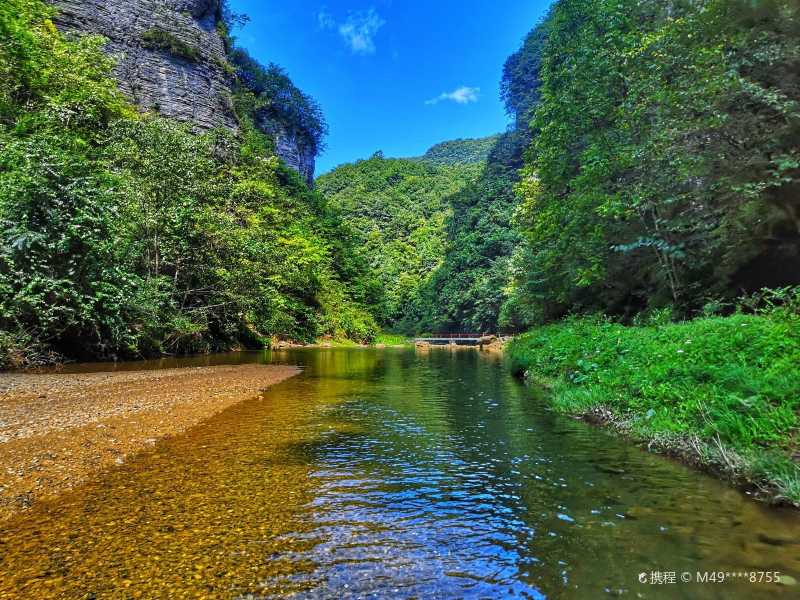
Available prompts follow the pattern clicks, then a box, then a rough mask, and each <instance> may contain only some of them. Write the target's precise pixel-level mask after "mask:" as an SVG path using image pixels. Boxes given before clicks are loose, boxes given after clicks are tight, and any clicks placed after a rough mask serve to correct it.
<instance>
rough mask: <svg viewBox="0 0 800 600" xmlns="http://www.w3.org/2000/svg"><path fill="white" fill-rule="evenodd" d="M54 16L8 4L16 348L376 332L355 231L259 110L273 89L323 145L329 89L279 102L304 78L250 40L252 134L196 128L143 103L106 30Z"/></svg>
mask: <svg viewBox="0 0 800 600" xmlns="http://www.w3.org/2000/svg"><path fill="white" fill-rule="evenodd" d="M52 17H53V9H51V8H50V7H48V6H47V5H45V4H44V3H43V2H41V1H39V0H8V1H6V2H3V3H2V4H0V239H1V240H2V243H1V244H0V362H1V363H3V364H7V365H8V364H11V365H26V364H35V363H38V362H45V361H49V360H51V359H52V358H53V357H55V356H57V355H61V356H67V357H70V358H77V357H96V358H118V357H126V356H128V357H133V356H142V355H150V354H160V353H180V352H198V351H209V350H220V349H225V348H230V347H233V346H237V345H246V346H260V345H263V344H265V343H268V341H269V338H271V337H273V336H284V337H288V338H292V339H298V340H303V339H306V340H311V339H314V338H315V337H317V336H319V335H322V334H326V333H327V334H334V335H340V336H345V335H346V336H350V337H353V338H354V339H360V340H366V339H369V338H370V337H371V336H372V335H374V333H375V325H374V321H373V320H372V317H371V316H370V315H369V314H368V313H367V312H365V311H364V310H362V309H361V308H360V303H361V302H366V301H367V297H366V294H367V287H366V285H365V284H364V283H363V282H362V279H363V278H364V277H365V276H366V274H367V271H366V270H365V269H364V268H363V267H362V266H361V263H359V259H358V258H357V257H356V256H355V255H354V254H353V252H352V248H351V247H350V246H349V240H350V239H351V236H350V233H349V231H348V230H347V229H346V228H345V226H344V225H343V224H342V222H341V221H340V220H339V219H338V218H337V217H336V215H334V214H333V213H331V212H330V211H329V210H328V209H327V208H326V207H325V204H324V202H323V200H322V198H321V197H320V196H319V195H318V194H316V193H314V192H312V191H310V190H309V189H308V188H307V187H306V185H305V183H304V182H303V181H301V179H300V178H299V177H298V175H297V174H295V173H294V172H292V171H290V170H289V169H287V168H286V167H285V166H283V165H282V164H281V163H280V161H279V160H278V159H277V158H276V157H275V155H274V145H273V143H272V141H271V140H269V139H268V138H267V137H266V136H265V135H264V134H262V133H261V132H260V131H258V130H257V129H256V128H255V127H254V126H253V120H254V119H255V118H257V116H258V110H260V109H259V107H260V106H263V105H264V104H265V103H269V104H270V106H271V107H272V108H271V109H270V110H273V111H276V110H277V111H282V115H281V116H282V118H283V119H284V121H287V120H291V119H294V120H295V121H296V122H297V123H298V126H297V127H298V131H306V132H309V133H308V134H307V135H308V140H309V142H308V143H310V144H315V145H318V144H319V143H320V142H321V135H322V133H323V131H324V125H322V123H323V121H322V120H321V116H320V114H319V112H318V110H317V109H316V105H315V104H313V102H311V101H309V100H308V99H307V97H305V96H304V95H302V94H299V93H295V94H294V96H292V95H291V94H288V95H286V94H283V95H281V98H282V99H283V104H282V105H279V106H276V105H275V103H274V102H271V100H270V98H269V97H268V93H269V92H270V90H274V89H275V88H276V86H277V87H280V88H281V89H284V90H286V89H288V90H290V91H291V90H294V89H295V88H293V87H290V81H289V80H288V78H286V77H285V75H283V74H282V73H277V74H276V73H275V72H270V71H268V70H263V69H260V68H258V67H256V66H254V64H253V63H250V62H247V61H243V60H241V57H240V56H239V58H238V59H237V60H236V62H237V64H238V65H239V74H240V77H241V91H240V92H239V93H238V95H237V98H236V104H238V105H239V107H240V110H239V113H238V117H239V120H240V124H239V125H240V131H239V133H238V134H233V133H230V132H227V131H210V132H207V133H203V134H197V133H194V132H192V131H191V129H190V125H188V124H186V125H184V124H178V123H176V122H172V121H170V120H168V119H165V118H160V117H157V116H155V115H141V114H140V113H138V112H137V111H136V110H134V108H133V107H132V106H131V105H129V103H128V101H127V99H126V98H124V97H123V96H122V94H121V93H120V92H119V91H118V89H117V83H116V81H115V80H114V79H113V78H112V77H111V68H112V61H111V59H110V58H108V57H107V56H106V55H105V54H104V53H103V51H102V46H103V40H102V39H100V38H97V37H91V36H82V37H76V38H69V39H67V38H66V37H64V35H62V34H61V33H60V32H59V31H58V30H57V29H56V27H55V26H54V25H53V22H52V21H51V18H52ZM234 58H236V57H234ZM245 74H249V75H250V77H249V78H245V77H243V76H244V75H245ZM270 86H272V87H270ZM292 98H294V100H292ZM292 111H294V112H292Z"/></svg>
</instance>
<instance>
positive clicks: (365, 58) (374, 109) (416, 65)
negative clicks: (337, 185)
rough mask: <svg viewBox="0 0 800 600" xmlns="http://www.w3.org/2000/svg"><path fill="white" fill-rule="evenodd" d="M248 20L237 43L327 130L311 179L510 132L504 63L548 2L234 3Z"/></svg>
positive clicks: (347, 0) (345, 0)
mask: <svg viewBox="0 0 800 600" xmlns="http://www.w3.org/2000/svg"><path fill="white" fill-rule="evenodd" d="M230 4H231V8H232V9H233V10H234V11H235V12H238V13H246V14H247V15H249V16H250V22H249V23H248V24H247V25H246V26H245V27H244V28H243V29H241V30H239V31H237V32H236V36H237V39H238V43H239V44H240V45H241V46H244V47H245V48H247V49H248V50H249V51H250V52H251V54H253V56H255V57H256V58H257V59H259V60H261V61H262V62H265V63H267V62H275V63H277V64H279V65H281V66H282V67H284V68H285V69H286V70H287V71H288V73H289V75H290V76H291V77H292V79H293V80H294V82H295V84H297V85H298V86H299V87H300V88H301V89H303V90H304V91H305V92H307V93H309V94H311V95H312V96H313V97H314V98H316V99H317V101H318V102H319V103H320V104H321V106H322V108H323V110H324V112H325V116H326V118H327V120H328V123H329V125H330V135H329V136H328V139H327V146H328V148H327V150H326V151H325V153H324V154H323V155H322V156H321V157H320V158H319V161H318V164H317V171H318V173H323V172H326V171H328V170H330V169H331V168H333V167H335V166H337V165H339V164H342V163H345V162H352V161H355V160H357V159H359V158H368V157H369V156H371V155H372V153H374V152H375V151H377V150H382V151H383V152H384V153H385V154H386V156H418V155H420V154H422V153H423V152H424V151H425V150H426V149H427V148H429V147H430V146H432V145H433V144H436V143H438V142H441V141H445V140H450V139H455V138H459V137H482V136H485V135H490V134H492V133H497V132H499V131H502V130H504V129H505V128H506V126H507V123H508V118H507V117H506V115H505V111H504V108H503V105H502V103H501V102H500V99H499V81H500V76H501V73H502V67H503V63H504V62H505V60H506V58H507V57H508V56H509V55H510V54H511V53H512V52H514V51H515V50H516V49H517V48H519V46H520V43H521V41H522V38H523V37H524V36H525V34H526V33H527V32H528V31H530V29H532V28H533V26H534V25H535V24H536V23H537V21H538V20H539V19H540V18H541V17H542V16H543V15H544V13H545V11H546V10H547V7H548V5H549V4H550V0H371V1H370V0H366V1H364V2H359V1H357V0H339V1H335V0H329V1H327V2H324V1H319V2H318V1H316V0H311V1H305V0H303V1H300V2H295V1H291V0H290V1H289V2H287V1H286V0H231V2H230Z"/></svg>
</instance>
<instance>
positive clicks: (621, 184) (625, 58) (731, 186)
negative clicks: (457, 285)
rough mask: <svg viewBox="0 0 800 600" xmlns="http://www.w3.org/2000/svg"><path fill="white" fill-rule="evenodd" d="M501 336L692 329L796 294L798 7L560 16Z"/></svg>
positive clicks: (576, 2)
mask: <svg viewBox="0 0 800 600" xmlns="http://www.w3.org/2000/svg"><path fill="white" fill-rule="evenodd" d="M531 36H532V39H538V38H543V39H545V40H546V41H545V42H544V43H543V44H542V45H541V59H540V66H539V83H538V84H537V85H538V87H539V89H540V92H539V94H540V99H539V102H538V104H537V106H536V108H535V110H534V111H533V113H532V115H531V121H530V128H531V131H532V134H533V138H532V139H533V141H532V143H531V146H530V148H529V150H528V153H527V155H526V166H525V170H524V172H523V183H522V184H521V185H520V186H519V193H520V195H521V197H522V206H521V208H520V210H519V213H518V215H517V223H518V226H519V228H520V231H521V233H522V235H523V238H524V240H525V243H524V244H523V245H521V246H520V247H519V248H518V249H517V251H516V254H515V257H514V285H513V289H512V290H511V294H510V298H509V300H508V302H509V306H508V308H507V310H506V313H507V321H508V323H509V324H513V325H514V326H515V327H521V328H524V327H527V326H529V325H532V324H535V323H541V322H546V321H549V320H552V319H554V318H558V317H561V316H563V315H565V314H567V313H575V312H584V313H585V312H600V311H602V312H606V313H608V314H612V315H618V316H621V317H624V318H631V317H632V316H634V315H636V314H638V313H640V312H642V311H646V310H652V309H659V308H665V307H671V308H672V309H674V310H675V311H676V313H677V314H678V315H683V316H693V315H696V314H699V313H700V312H702V311H703V309H704V307H705V308H706V310H711V309H714V307H719V306H720V305H722V304H725V303H727V302H730V300H731V299H733V298H735V297H736V296H738V295H740V294H742V293H746V292H753V291H755V290H758V289H759V288H762V287H765V286H769V287H779V286H786V285H794V284H797V283H799V282H800V221H798V218H797V217H798V214H800V212H798V211H800V104H799V103H798V100H799V99H800V77H798V73H800V6H798V4H797V3H796V2H793V1H790V0H759V1H757V2H751V1H744V0H733V1H731V0H705V1H702V2H694V1H677V0H671V1H669V2H634V1H626V0H609V1H603V2H587V1H584V0H560V1H559V2H556V3H555V4H554V6H553V8H552V10H551V13H550V15H549V17H548V18H547V19H546V20H545V21H544V22H543V23H541V24H540V25H539V26H538V27H537V28H536V30H535V31H534V32H533V33H532V34H531Z"/></svg>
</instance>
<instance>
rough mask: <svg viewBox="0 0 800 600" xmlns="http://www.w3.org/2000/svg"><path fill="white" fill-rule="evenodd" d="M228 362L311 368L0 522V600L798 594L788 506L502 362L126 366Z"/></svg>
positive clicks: (354, 353) (411, 357) (236, 358)
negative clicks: (544, 389)
mask: <svg viewBox="0 0 800 600" xmlns="http://www.w3.org/2000/svg"><path fill="white" fill-rule="evenodd" d="M231 362H275V363H282V364H298V365H302V366H303V368H304V372H303V374H302V375H300V376H298V377H296V378H294V379H290V380H288V381H285V382H283V383H281V384H279V385H278V386H276V387H274V388H272V389H270V390H268V391H266V392H264V393H263V394H262V396H261V397H259V398H256V399H253V400H250V401H246V402H243V403H241V404H238V405H236V406H234V407H232V408H229V409H227V410H226V411H224V412H222V413H220V414H219V415H217V416H216V417H213V418H212V419H210V420H208V421H206V422H204V423H203V424H201V425H199V426H197V427H195V428H193V429H191V430H190V431H189V432H187V433H186V434H184V435H181V436H178V437H175V438H172V439H167V440H164V441H161V442H159V443H158V444H157V445H156V446H155V447H154V448H153V449H151V450H148V451H145V452H143V453H141V454H139V455H137V456H136V457H135V458H134V459H133V460H131V461H130V462H128V463H127V464H125V465H122V466H120V467H119V468H114V469H112V470H110V471H107V472H105V473H104V474H103V475H102V476H101V477H99V478H98V479H96V480H94V481H92V482H91V483H89V484H86V485H84V486H82V487H81V488H79V489H76V490H74V491H73V492H70V493H68V494H66V495H65V496H62V497H61V498H59V499H58V501H56V502H51V503H43V504H41V505H39V506H37V507H35V508H34V509H33V510H32V511H30V512H28V513H25V514H24V515H22V516H20V517H18V518H15V519H14V520H12V521H10V522H9V523H6V524H4V525H3V526H2V527H3V530H2V532H0V597H2V598H36V599H37V600H38V599H44V598H76V599H78V598H81V599H90V598H148V599H149V598H197V597H207V598H241V599H253V598H283V597H296V598H336V599H339V598H385V597H391V598H395V597H396V598H425V599H432V598H506V597H520V598H589V599H596V598H602V597H617V596H622V597H630V598H687V599H689V598H691V599H698V598H701V599H702V598H725V599H726V600H728V599H732V598H734V599H735V598H747V599H752V598H784V597H785V598H790V597H793V598H797V597H798V596H800V587H798V586H797V585H796V584H795V585H792V583H793V581H796V580H798V579H800V513H798V512H797V511H793V510H788V509H776V508H770V507H768V506H765V505H763V504H760V503H758V502H755V501H753V500H751V499H750V498H748V497H747V496H746V495H745V494H743V493H741V492H739V491H737V490H734V489H732V488H730V487H729V486H727V485H725V484H723V483H721V482H718V481H716V480H715V479H713V478H711V477H708V476H706V475H703V474H701V473H697V472H695V471H693V470H691V469H688V468H686V467H684V466H682V465H680V464H677V463H675V462H673V461H670V460H668V459H664V458H660V457H657V456H654V455H652V454H648V453H646V452H644V451H642V450H641V449H639V448H637V447H635V446H633V445H631V444H630V443H627V442H625V441H623V440H621V439H619V438H617V437H614V436H613V435H611V434H609V433H607V432H605V431H603V430H601V429H598V428H595V427H592V426H589V425H586V424H584V423H581V422H578V421H575V420H572V419H569V418H566V417H562V416H559V415H555V414H553V413H552V412H550V411H548V409H547V405H546V403H545V402H544V401H543V400H541V399H537V398H536V397H535V394H534V393H533V392H532V390H530V389H529V388H526V387H525V386H524V385H522V384H521V383H520V382H518V381H517V380H515V379H514V378H513V377H511V376H510V375H509V374H508V372H507V371H506V370H505V369H504V368H503V365H502V359H500V358H498V357H497V356H494V355H486V354H481V353H479V352H477V351H471V350H467V351H457V352H450V351H447V350H437V349H434V350H432V351H430V352H416V351H415V350H413V349H386V350H366V349H328V350H297V351H289V352H275V353H242V354H234V355H223V356H219V357H209V358H203V359H187V360H183V361H165V362H160V363H131V364H130V365H122V366H121V367H118V368H131V369H141V368H159V367H162V366H169V367H174V366H197V365H201V364H220V363H231ZM92 368H94V367H91V366H87V367H82V369H83V370H88V369H92ZM103 368H105V367H103ZM776 571H777V572H780V573H781V574H782V575H781V576H782V578H783V579H782V581H783V582H784V583H783V584H775V583H767V582H766V580H767V579H771V578H772V577H774V575H773V573H774V572H776ZM712 573H713V575H712ZM718 573H722V574H723V575H722V577H720V576H719V575H718ZM745 573H747V574H748V575H747V576H744V574H745ZM753 573H755V575H752V574H753ZM740 574H741V576H740ZM698 576H699V577H701V578H706V577H707V578H708V579H707V581H705V582H703V583H699V582H698V581H697V578H698ZM640 578H641V579H642V580H643V581H644V583H642V582H640ZM751 578H754V579H755V582H752V583H751V581H750V579H751ZM683 579H688V580H690V581H689V582H684V581H682V580H683ZM720 579H724V580H725V581H720ZM759 579H761V582H759V581H758V580H759ZM715 580H716V581H715ZM786 583H788V584H789V585H785V584H786Z"/></svg>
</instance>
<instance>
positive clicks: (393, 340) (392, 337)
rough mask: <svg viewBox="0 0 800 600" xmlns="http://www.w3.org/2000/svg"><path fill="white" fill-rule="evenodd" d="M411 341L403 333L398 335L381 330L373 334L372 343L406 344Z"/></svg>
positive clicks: (386, 344) (385, 344)
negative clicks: (375, 334) (373, 339)
mask: <svg viewBox="0 0 800 600" xmlns="http://www.w3.org/2000/svg"><path fill="white" fill-rule="evenodd" d="M411 343H412V340H411V339H410V338H409V337H407V336H405V335H400V334H397V333H386V332H381V333H379V334H378V335H377V336H375V341H374V342H373V345H375V346H378V345H383V346H408V345H409V344H411Z"/></svg>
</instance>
